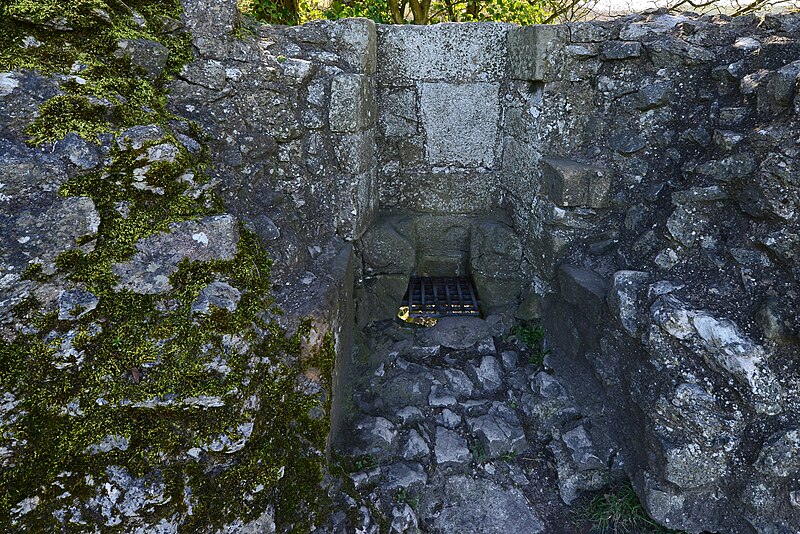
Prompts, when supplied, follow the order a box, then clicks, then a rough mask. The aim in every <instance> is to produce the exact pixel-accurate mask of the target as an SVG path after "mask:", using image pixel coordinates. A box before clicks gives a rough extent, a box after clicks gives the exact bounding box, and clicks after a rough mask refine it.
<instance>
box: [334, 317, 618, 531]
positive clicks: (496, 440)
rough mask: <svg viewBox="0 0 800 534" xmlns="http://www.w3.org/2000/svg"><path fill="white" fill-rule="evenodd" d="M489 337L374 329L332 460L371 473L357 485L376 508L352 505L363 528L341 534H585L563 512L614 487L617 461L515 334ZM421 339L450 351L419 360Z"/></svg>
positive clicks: (455, 327)
mask: <svg viewBox="0 0 800 534" xmlns="http://www.w3.org/2000/svg"><path fill="white" fill-rule="evenodd" d="M470 326H473V327H474V329H470ZM485 328H486V325H485V322H483V321H482V320H479V321H451V320H447V321H440V322H439V323H438V324H437V326H436V327H435V329H434V328H429V329H426V328H424V327H420V326H417V325H407V324H406V323H400V322H392V321H386V322H381V323H376V324H374V325H372V326H370V327H368V328H367V330H366V332H365V333H366V334H367V341H366V344H365V345H364V346H363V347H362V348H361V351H362V352H363V355H362V356H363V361H364V364H363V366H362V367H360V368H359V369H358V371H357V372H356V375H357V376H358V378H357V379H356V380H355V384H354V386H353V391H352V394H353V399H354V401H355V402H354V406H355V407H356V408H355V409H354V411H353V413H351V414H349V415H350V417H351V419H352V423H351V425H352V432H349V431H347V430H346V431H345V432H343V435H344V436H349V437H348V438H347V439H345V440H343V442H342V443H339V445H338V446H337V447H336V454H339V455H341V456H342V457H345V458H347V457H349V458H352V459H353V460H354V461H352V462H350V463H351V464H353V465H356V466H359V465H368V467H365V468H356V470H355V471H354V472H352V473H350V474H349V480H350V481H352V483H353V485H354V486H355V491H356V492H357V495H355V496H356V497H358V498H359V499H362V500H363V501H365V502H370V503H372V506H373V508H372V511H371V512H367V514H366V515H365V514H364V512H363V510H361V509H360V508H358V509H356V508H353V507H358V504H357V503H356V504H353V503H354V502H355V501H353V498H352V497H347V498H345V499H344V501H343V503H342V508H343V509H352V512H353V513H351V514H350V516H356V515H357V516H358V517H360V518H361V519H360V521H362V523H361V524H359V525H356V524H350V525H349V526H347V527H342V528H343V529H344V530H341V531H342V532H351V531H364V532H369V531H371V530H370V529H371V528H373V527H374V528H378V527H377V525H378V524H379V521H382V522H384V523H385V524H387V525H390V528H391V529H392V530H391V532H412V533H414V532H434V533H442V534H444V533H451V532H480V533H495V532H496V533H504V534H505V533H510V532H514V533H517V532H519V533H523V532H524V533H539V532H558V533H565V534H566V533H571V532H580V530H579V529H578V527H576V525H575V524H574V521H575V520H574V514H573V511H572V508H573V507H572V506H570V505H568V504H565V503H574V502H576V501H578V503H580V502H582V501H579V499H580V496H581V495H582V492H583V491H584V490H586V489H597V487H598V484H605V483H607V482H608V481H610V480H612V478H613V476H612V473H611V472H610V470H609V468H608V467H607V466H608V465H610V463H611V462H610V461H609V459H610V458H611V454H612V453H611V451H607V450H601V449H600V448H599V447H598V446H597V445H596V443H598V441H597V440H595V439H594V438H593V436H592V435H591V432H590V430H589V429H590V425H589V424H588V422H585V421H583V419H582V418H581V417H580V414H579V412H578V410H577V409H576V408H575V406H574V405H572V403H571V401H570V400H569V398H568V396H567V394H566V393H565V390H564V388H563V386H562V385H561V383H560V378H559V377H558V376H555V375H552V374H548V373H547V372H545V371H544V370H543V369H542V367H540V366H539V367H537V366H534V365H532V364H529V363H527V362H528V357H529V354H528V350H529V349H528V348H527V347H525V346H524V345H518V344H517V343H516V342H510V341H506V338H507V336H506V335H505V334H507V332H501V331H498V332H496V334H497V335H496V336H494V337H492V336H487V335H486V329H485ZM414 339H417V340H419V339H423V340H426V341H427V342H429V343H430V341H431V340H434V339H435V340H438V341H440V342H441V343H442V344H435V345H429V347H430V348H432V349H433V350H428V351H419V350H417V349H418V347H415V345H414V343H413V342H412V341H413V340H414ZM445 343H446V345H445ZM448 345H449V346H448ZM453 347H458V348H453ZM501 362H502V364H501ZM576 422H577V423H576ZM552 443H556V445H552ZM616 474H617V475H618V474H619V473H616ZM348 499H350V500H349V501H348ZM348 503H349V504H348ZM356 512H357V513H356ZM342 521H345V522H346V520H344V519H343V520H342ZM370 525H372V526H370ZM350 528H352V529H355V530H348V529H350ZM359 529H360V530H359ZM376 531H377V530H376ZM337 532H339V531H337Z"/></svg>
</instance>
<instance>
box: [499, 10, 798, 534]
mask: <svg viewBox="0 0 800 534" xmlns="http://www.w3.org/2000/svg"><path fill="white" fill-rule="evenodd" d="M799 29H800V19H798V17H797V16H784V17H766V18H764V19H758V18H755V17H743V18H735V19H731V18H726V17H698V16H694V15H686V16H671V15H658V14H656V15H650V16H646V17H645V16H635V17H630V18H627V19H624V20H619V21H615V22H610V23H602V24H601V23H581V24H568V25H565V26H560V27H551V28H525V29H520V30H515V32H516V34H514V33H512V34H511V38H510V40H509V46H510V50H509V56H510V57H511V58H518V59H519V60H521V61H522V62H523V63H526V64H527V67H525V68H512V70H511V76H512V77H513V78H515V79H518V80H519V82H516V83H517V85H516V92H515V93H514V102H513V104H511V105H510V106H509V108H510V109H509V111H507V117H508V118H507V137H506V145H505V146H506V151H505V165H506V169H508V171H509V172H508V173H507V174H506V175H505V176H506V178H508V181H507V182H506V187H507V189H508V190H507V197H506V198H507V205H508V206H509V207H510V208H511V210H512V212H513V215H514V218H515V221H516V225H517V229H518V232H519V233H520V234H521V235H522V236H525V237H526V238H527V243H528V247H530V249H533V250H534V251H536V253H538V254H537V256H536V258H537V259H536V260H535V261H534V264H535V266H536V269H537V274H538V280H539V284H538V285H537V287H538V290H539V294H540V296H541V297H542V299H543V300H542V302H543V306H542V316H543V318H544V321H545V325H546V331H547V333H548V336H549V342H550V344H551V347H552V351H553V353H552V355H551V357H550V358H549V359H548V364H549V365H551V366H552V367H553V368H554V369H555V372H556V373H558V374H559V375H562V376H563V377H564V378H565V379H566V381H567V382H568V383H571V384H572V392H573V394H574V395H576V396H577V397H578V398H580V399H581V403H582V407H583V408H584V409H587V410H588V411H590V412H591V411H594V415H593V416H591V422H592V424H593V425H594V429H595V431H596V432H595V433H596V434H597V439H598V440H603V439H608V437H610V439H611V441H612V442H613V443H612V444H611V446H612V447H614V448H615V449H616V450H617V451H619V453H620V454H621V457H622V459H623V461H624V464H625V469H626V471H627V472H628V475H629V476H630V477H631V479H632V481H633V482H634V485H635V487H636V489H637V492H638V493H639V494H640V496H642V497H643V502H644V503H645V505H646V506H647V508H648V510H649V512H650V513H651V514H652V516H653V517H654V518H656V519H657V520H658V521H659V522H661V523H663V524H667V525H670V526H672V527H673V528H680V529H685V530H688V531H691V532H700V531H703V530H708V531H722V532H786V533H789V532H795V531H797V530H798V528H800V523H798V517H800V513H798V512H799V511H800V509H799V508H798V507H799V506H800V502H798V495H800V494H798V491H800V471H798V467H800V464H798V458H799V457H798V456H797V451H798V450H800V449H798V444H800V443H798V439H797V436H798V424H799V423H800V420H799V416H800V414H799V413H798V410H797V406H798V401H799V400H800V397H798V394H799V393H800V391H798V387H797V384H798V381H797V378H798V371H799V369H798V360H797V346H798V341H799V340H800V339H799V338H798V334H799V333H800V328H799V326H800V325H798V322H797V317H796V313H794V311H796V310H797V309H800V300H798V298H800V295H799V294H798V282H800V277H799V276H798V275H799V274H800V273H798V267H799V266H800V263H798V262H799V261H800V259H799V258H800V256H798V253H799V252H800V249H798V244H799V243H800V235H799V230H800V226H799V224H798V218H800V197H799V196H798V192H799V190H798V186H800V182H799V181H798V179H800V167H798V145H797V139H798V133H800V132H798V121H797V114H798V111H800V107H799V106H800V97H799V96H797V80H798V73H800V63H798V61H797V58H798V57H800V41H798V37H800V35H799V34H798V30H799ZM533 49H536V50H539V51H540V53H541V54H540V55H539V56H537V55H536V54H532V53H530V50H533ZM514 61H516V60H514V59H512V62H514ZM520 170H522V172H520ZM589 407H593V408H592V409H589ZM603 434H604V435H605V436H607V438H603V437H602V435H603Z"/></svg>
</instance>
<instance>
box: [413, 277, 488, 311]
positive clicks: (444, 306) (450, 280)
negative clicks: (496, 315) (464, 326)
mask: <svg viewBox="0 0 800 534" xmlns="http://www.w3.org/2000/svg"><path fill="white" fill-rule="evenodd" d="M403 304H404V305H405V306H408V315H409V317H427V318H438V317H447V316H452V315H471V316H480V308H479V301H478V297H477V296H476V294H475V288H474V287H473V286H472V281H471V280H470V279H469V278H463V277H462V278H456V277H437V278H434V277H428V276H412V277H411V281H410V282H409V284H408V291H407V292H406V296H405V298H404V302H403Z"/></svg>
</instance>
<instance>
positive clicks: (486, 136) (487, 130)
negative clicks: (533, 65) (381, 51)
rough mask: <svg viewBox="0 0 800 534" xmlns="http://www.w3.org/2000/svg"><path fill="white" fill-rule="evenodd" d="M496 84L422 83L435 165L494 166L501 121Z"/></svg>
mask: <svg viewBox="0 0 800 534" xmlns="http://www.w3.org/2000/svg"><path fill="white" fill-rule="evenodd" d="M499 91H500V85H499V84H496V83H471V84H452V83H422V84H420V109H421V111H422V124H423V127H424V129H425V134H426V136H427V140H426V144H425V154H426V157H427V159H428V162H429V163H431V164H432V165H454V164H455V165H458V166H461V167H492V166H493V165H494V161H495V146H496V145H497V130H498V122H499V120H500V97H499ZM478 103H480V105H477V104H478Z"/></svg>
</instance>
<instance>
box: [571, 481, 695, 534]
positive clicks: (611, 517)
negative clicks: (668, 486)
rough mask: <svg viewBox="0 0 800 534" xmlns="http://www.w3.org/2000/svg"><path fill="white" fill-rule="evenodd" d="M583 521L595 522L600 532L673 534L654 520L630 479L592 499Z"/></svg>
mask: <svg viewBox="0 0 800 534" xmlns="http://www.w3.org/2000/svg"><path fill="white" fill-rule="evenodd" d="M579 517H580V519H581V520H584V521H588V522H589V523H591V524H592V532H593V533H597V534H671V533H679V532H680V531H677V530H671V529H668V528H666V527H663V526H661V525H659V524H658V523H656V522H655V521H653V520H652V519H651V518H650V516H648V515H647V512H646V511H645V510H644V508H643V507H642V504H641V503H640V502H639V497H638V496H637V495H636V492H635V491H634V490H633V486H631V484H630V482H627V481H626V482H622V483H619V484H613V485H611V486H609V487H608V489H606V490H605V491H603V492H602V493H601V494H599V495H597V496H596V497H595V498H593V499H592V500H591V501H590V502H589V504H588V505H586V507H585V508H584V509H583V510H581V511H580V512H579Z"/></svg>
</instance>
